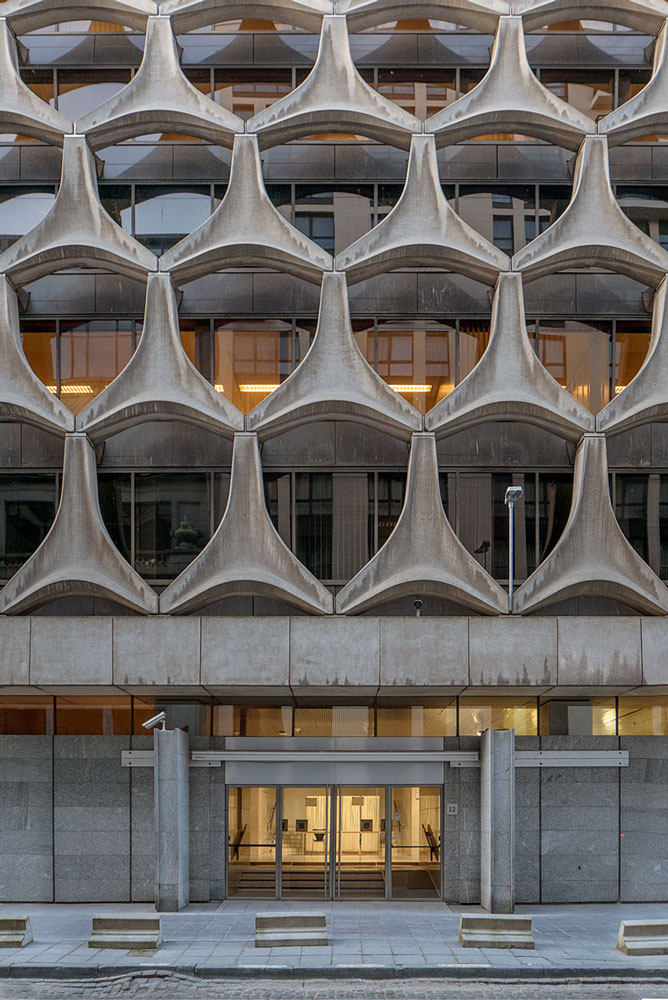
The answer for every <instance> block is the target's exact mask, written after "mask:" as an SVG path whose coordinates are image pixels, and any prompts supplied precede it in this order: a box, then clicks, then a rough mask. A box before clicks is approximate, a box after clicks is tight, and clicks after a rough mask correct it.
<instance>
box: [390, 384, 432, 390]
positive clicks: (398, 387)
mask: <svg viewBox="0 0 668 1000" xmlns="http://www.w3.org/2000/svg"><path fill="white" fill-rule="evenodd" d="M390 389H394V391H395V392H431V386H430V385H403V384H401V385H395V384H394V383H392V382H390Z"/></svg>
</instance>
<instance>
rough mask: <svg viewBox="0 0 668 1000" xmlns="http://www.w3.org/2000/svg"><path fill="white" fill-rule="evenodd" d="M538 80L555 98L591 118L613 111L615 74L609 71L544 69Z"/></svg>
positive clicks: (596, 118)
mask: <svg viewBox="0 0 668 1000" xmlns="http://www.w3.org/2000/svg"><path fill="white" fill-rule="evenodd" d="M540 82H541V83H542V84H543V86H544V87H547V89H548V90H550V91H552V93H553V94H554V95H555V96H556V97H559V98H561V100H562V101H565V102H566V103H567V104H570V105H572V106H573V107H574V108H577V110H578V111H581V112H582V113H583V114H585V115H588V116H589V117H590V118H593V119H594V121H598V120H599V118H603V117H604V116H605V115H608V114H610V112H611V111H612V108H613V95H614V92H615V77H614V73H613V72H612V71H610V70H604V69H603V70H599V69H596V70H593V69H584V70H581V69H575V68H571V67H569V68H568V69H543V70H541V74H540Z"/></svg>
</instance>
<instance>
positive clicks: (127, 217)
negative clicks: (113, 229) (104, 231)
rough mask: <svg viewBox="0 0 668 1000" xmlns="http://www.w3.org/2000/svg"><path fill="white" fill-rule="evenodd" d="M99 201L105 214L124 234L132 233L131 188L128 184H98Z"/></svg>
mask: <svg viewBox="0 0 668 1000" xmlns="http://www.w3.org/2000/svg"><path fill="white" fill-rule="evenodd" d="M99 192H100V201H101V202H102V207H103V208H104V210H105V212H108V213H109V215H110V216H111V217H112V219H113V220H114V222H115V223H116V224H117V225H119V226H121V227H122V228H123V229H124V230H125V231H126V233H132V231H133V230H132V188H131V187H130V185H129V184H100V185H99Z"/></svg>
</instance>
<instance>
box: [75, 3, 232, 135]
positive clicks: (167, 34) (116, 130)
mask: <svg viewBox="0 0 668 1000" xmlns="http://www.w3.org/2000/svg"><path fill="white" fill-rule="evenodd" d="M243 130H244V123H243V121H242V120H241V119H240V118H237V116H236V115H233V114H232V112H231V111H228V110H227V109H226V108H222V107H221V106H220V105H219V104H216V103H215V102H214V101H212V100H211V99H210V98H209V97H205V96H204V94H202V93H200V91H199V90H198V89H197V87H195V86H193V84H192V83H191V82H190V80H188V78H187V77H186V76H185V74H184V72H183V70H182V69H181V64H180V62H179V53H178V48H177V45H176V38H175V37H174V32H173V31H172V26H171V23H170V20H169V18H168V17H149V19H148V27H147V29H146V48H145V50H144V58H143V59H142V61H141V65H140V67H139V69H138V70H137V73H136V74H135V76H133V78H132V80H131V81H130V83H129V84H128V85H127V87H124V88H123V90H121V91H119V93H118V94H114V96H113V97H112V98H110V99H109V100H108V101H106V102H105V103H104V104H103V105H101V107H99V108H95V110H94V111H91V113H90V114H88V115H86V116H85V117H84V118H81V119H80V120H79V121H78V122H77V132H79V133H80V134H82V135H85V136H86V138H87V139H88V144H89V145H90V147H91V149H101V148H102V147H103V146H112V145H114V144H115V143H117V142H123V140H124V139H132V138H134V137H135V136H140V135H146V134H147V133H151V132H177V133H179V134H181V135H194V136H197V137H198V138H199V139H205V140H207V142H213V143H217V144H218V145H220V146H232V144H233V142H234V136H235V135H236V134H237V133H240V132H243Z"/></svg>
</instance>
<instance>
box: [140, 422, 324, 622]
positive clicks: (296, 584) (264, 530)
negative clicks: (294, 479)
mask: <svg viewBox="0 0 668 1000" xmlns="http://www.w3.org/2000/svg"><path fill="white" fill-rule="evenodd" d="M236 594H259V595H264V596H267V597H273V598H276V599H277V600H279V601H286V602H287V603H288V604H292V605H294V606H295V607H297V608H300V609H301V610H302V611H308V612H310V613H311V614H318V615H326V614H331V613H332V610H333V598H332V595H331V594H330V593H329V591H328V590H327V589H326V588H325V587H323V585H322V584H321V583H320V582H319V581H318V580H316V578H315V577H314V576H312V575H311V573H309V571H308V570H307V569H306V567H305V566H304V565H302V563H300V562H299V560H298V559H297V558H296V556H294V555H293V554H292V552H291V551H290V549H289V548H288V547H287V545H286V544H285V542H284V541H283V539H282V538H281V536H280V535H279V534H278V532H277V531H276V529H275V528H274V525H273V524H272V521H271V518H270V517H269V513H268V511H267V507H266V504H265V501H264V485H263V481H262V465H261V464H260V450H259V447H258V441H257V435H256V434H245V433H244V434H237V435H236V436H235V439H234V454H233V456H232V478H231V481H230V495H229V499H228V501H227V507H226V508H225V513H224V514H223V519H222V521H221V522H220V524H219V525H218V528H217V529H216V531H215V533H214V535H213V538H212V539H211V541H210V542H209V544H208V545H207V546H206V548H205V549H204V550H203V551H202V552H201V553H200V554H199V555H198V556H197V558H196V559H195V560H194V561H193V562H192V563H191V564H190V566H188V567H187V568H186V569H184V571H183V572H182V573H181V574H180V576H177V578H176V580H174V581H173V582H172V583H170V585H169V586H168V587H167V589H166V590H164V591H163V593H162V594H161V595H160V610H161V611H162V612H164V613H166V614H186V613H187V612H190V611H197V609H198V608H202V607H204V606H205V605H207V604H211V603H213V602H214V601H218V600H221V599H222V598H224V597H233V596H234V595H236Z"/></svg>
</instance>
